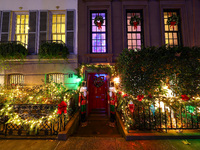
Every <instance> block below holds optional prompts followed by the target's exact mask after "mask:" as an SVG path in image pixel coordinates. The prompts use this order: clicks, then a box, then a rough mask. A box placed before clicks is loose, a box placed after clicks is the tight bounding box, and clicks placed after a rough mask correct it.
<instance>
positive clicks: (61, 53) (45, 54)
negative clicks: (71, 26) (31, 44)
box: [39, 42, 69, 59]
mask: <svg viewBox="0 0 200 150" xmlns="http://www.w3.org/2000/svg"><path fill="white" fill-rule="evenodd" d="M68 55H69V51H68V48H67V47H66V46H65V45H64V44H61V43H48V42H46V43H44V44H42V45H41V47H40V49H39V57H40V58H45V59H53V58H63V59H67V57H68Z"/></svg>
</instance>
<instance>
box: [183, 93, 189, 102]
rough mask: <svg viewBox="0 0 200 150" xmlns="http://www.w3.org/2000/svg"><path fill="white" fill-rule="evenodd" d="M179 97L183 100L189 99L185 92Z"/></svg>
mask: <svg viewBox="0 0 200 150" xmlns="http://www.w3.org/2000/svg"><path fill="white" fill-rule="evenodd" d="M181 97H182V100H183V101H188V100H189V99H190V98H189V97H188V96H187V95H186V94H184V95H181Z"/></svg>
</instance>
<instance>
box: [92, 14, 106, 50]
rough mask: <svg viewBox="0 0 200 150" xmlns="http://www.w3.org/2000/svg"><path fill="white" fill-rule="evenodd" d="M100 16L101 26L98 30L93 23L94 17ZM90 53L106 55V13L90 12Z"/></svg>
mask: <svg viewBox="0 0 200 150" xmlns="http://www.w3.org/2000/svg"><path fill="white" fill-rule="evenodd" d="M96 16H102V17H103V24H102V25H101V28H98V27H97V26H96V25H95V23H94V20H95V17H96ZM90 21H91V52H92V53H106V52H107V29H106V11H95V12H94V11H93V12H91V20H90Z"/></svg>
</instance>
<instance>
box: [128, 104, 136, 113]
mask: <svg viewBox="0 0 200 150" xmlns="http://www.w3.org/2000/svg"><path fill="white" fill-rule="evenodd" d="M128 107H129V110H130V112H132V113H133V112H134V109H135V105H134V104H128Z"/></svg>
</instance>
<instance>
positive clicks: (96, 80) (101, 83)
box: [94, 76, 104, 88]
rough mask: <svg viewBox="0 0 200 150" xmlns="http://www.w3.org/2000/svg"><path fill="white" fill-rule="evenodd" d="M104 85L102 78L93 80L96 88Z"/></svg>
mask: <svg viewBox="0 0 200 150" xmlns="http://www.w3.org/2000/svg"><path fill="white" fill-rule="evenodd" d="M103 84H104V78H103V77H96V76H95V79H94V86H96V87H97V88H99V87H101V86H102V85H103Z"/></svg>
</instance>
